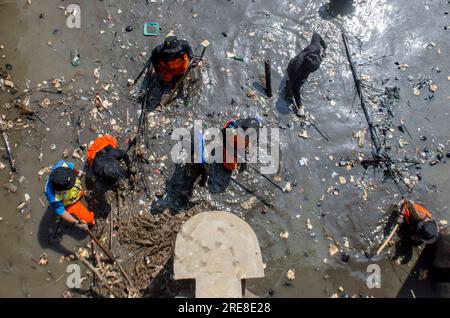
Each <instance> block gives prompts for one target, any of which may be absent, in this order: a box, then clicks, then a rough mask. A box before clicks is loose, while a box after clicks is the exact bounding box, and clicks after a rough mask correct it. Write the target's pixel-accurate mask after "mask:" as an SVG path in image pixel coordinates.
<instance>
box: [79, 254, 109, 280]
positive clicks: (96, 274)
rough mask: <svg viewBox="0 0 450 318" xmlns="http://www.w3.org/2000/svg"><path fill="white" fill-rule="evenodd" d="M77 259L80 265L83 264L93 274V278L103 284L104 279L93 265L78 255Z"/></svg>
mask: <svg viewBox="0 0 450 318" xmlns="http://www.w3.org/2000/svg"><path fill="white" fill-rule="evenodd" d="M77 257H78V259H79V260H80V262H81V263H83V264H84V265H86V267H87V268H88V269H89V270H90V271H91V272H92V273H94V274H95V276H96V277H97V278H98V279H100V281H102V282H104V281H105V278H104V277H103V275H102V274H100V273H99V272H98V270H97V268H95V267H94V265H92V264H91V263H89V262H88V261H87V260H86V259H85V258H84V257H83V256H80V255H78V256H77Z"/></svg>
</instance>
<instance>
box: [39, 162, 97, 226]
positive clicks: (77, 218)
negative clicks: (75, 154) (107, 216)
mask: <svg viewBox="0 0 450 318" xmlns="http://www.w3.org/2000/svg"><path fill="white" fill-rule="evenodd" d="M83 174H84V173H83V172H82V171H81V170H78V169H76V168H75V166H74V164H73V163H70V162H65V161H64V160H60V161H58V162H57V163H56V164H55V165H54V166H53V168H52V172H51V173H50V176H49V178H48V180H47V183H46V185H45V196H46V197H47V200H48V202H49V204H50V206H51V208H52V209H53V210H54V211H55V213H56V214H57V215H59V216H60V217H61V218H62V219H63V220H64V221H66V222H69V223H71V224H73V225H74V226H76V227H78V228H80V229H83V230H87V229H88V225H90V226H92V225H95V220H94V213H93V212H91V211H89V210H88V209H87V208H86V206H85V205H84V204H83V203H82V202H81V199H82V197H83V196H84V194H85V193H84V191H83V187H82V184H81V180H80V178H81V177H82V176H83Z"/></svg>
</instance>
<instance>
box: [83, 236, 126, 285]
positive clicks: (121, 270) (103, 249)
mask: <svg viewBox="0 0 450 318" xmlns="http://www.w3.org/2000/svg"><path fill="white" fill-rule="evenodd" d="M86 232H87V233H88V234H89V236H90V237H91V238H92V239H93V240H94V242H95V243H97V245H98V247H100V248H101V250H102V251H103V252H105V254H106V255H107V256H108V257H109V258H110V259H111V260H112V261H113V262H114V263H116V264H117V267H118V268H119V270H120V272H121V273H122V275H123V276H124V277H125V278H126V280H127V281H128V283H130V285H131V287H134V284H133V282H132V281H131V279H130V278H129V277H128V275H127V273H126V272H125V270H124V269H123V267H122V265H120V263H119V262H118V261H117V259H116V258H115V257H114V255H113V254H112V252H111V251H108V250H107V249H106V248H105V247H104V246H103V245H102V244H101V243H100V241H99V240H98V239H97V238H96V237H95V235H94V234H93V233H92V232H91V230H89V229H88V230H87V231H86Z"/></svg>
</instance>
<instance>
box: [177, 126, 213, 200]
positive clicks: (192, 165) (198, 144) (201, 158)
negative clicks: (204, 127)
mask: <svg viewBox="0 0 450 318" xmlns="http://www.w3.org/2000/svg"><path fill="white" fill-rule="evenodd" d="M189 142H190V143H191V157H190V159H189V161H188V162H187V163H186V166H185V176H184V178H183V183H182V185H181V190H180V196H181V199H182V200H183V201H184V202H185V203H186V202H187V201H189V199H190V198H191V197H192V194H193V191H194V186H195V183H196V182H197V180H198V179H199V178H200V181H199V184H198V185H199V187H201V188H203V187H205V186H206V183H207V182H208V178H209V172H208V166H207V162H206V151H205V137H204V135H203V134H202V133H201V132H194V139H192V140H191V141H189Z"/></svg>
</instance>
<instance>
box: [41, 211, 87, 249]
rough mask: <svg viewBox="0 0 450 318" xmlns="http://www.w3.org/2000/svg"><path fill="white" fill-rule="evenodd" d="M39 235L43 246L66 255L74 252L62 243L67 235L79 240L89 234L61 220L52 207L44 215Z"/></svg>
mask: <svg viewBox="0 0 450 318" xmlns="http://www.w3.org/2000/svg"><path fill="white" fill-rule="evenodd" d="M37 235H38V242H39V245H40V246H41V248H43V249H50V250H53V251H55V252H57V253H59V254H61V255H64V256H68V255H70V254H73V252H72V251H71V250H70V249H67V248H66V247H65V246H63V245H62V240H63V237H64V236H65V235H68V236H70V237H72V238H73V239H75V240H77V241H81V240H84V239H85V238H86V237H87V234H86V233H85V232H83V231H82V230H80V229H78V228H75V227H72V226H70V225H69V224H68V223H67V222H65V221H63V220H61V219H60V218H59V217H58V216H57V215H56V214H55V212H54V211H53V209H51V208H50V207H48V208H47V210H46V211H45V213H44V215H43V216H42V219H41V222H40V223H39V228H38V234H37Z"/></svg>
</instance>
